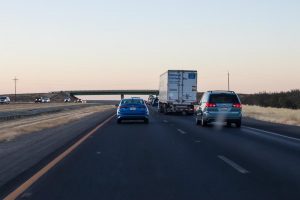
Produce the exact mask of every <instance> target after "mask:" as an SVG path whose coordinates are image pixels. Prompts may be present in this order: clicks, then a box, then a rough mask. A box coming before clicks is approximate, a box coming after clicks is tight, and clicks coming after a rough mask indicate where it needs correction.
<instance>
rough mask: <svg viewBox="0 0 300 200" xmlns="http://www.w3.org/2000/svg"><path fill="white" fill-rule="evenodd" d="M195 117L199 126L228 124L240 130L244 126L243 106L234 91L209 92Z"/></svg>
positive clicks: (204, 95)
mask: <svg viewBox="0 0 300 200" xmlns="http://www.w3.org/2000/svg"><path fill="white" fill-rule="evenodd" d="M195 115H196V123H197V125H200V124H201V125H202V126H207V124H208V123H211V122H226V123H227V125H228V126H231V124H232V123H234V124H236V127H238V128H239V127H241V124H242V104H241V101H240V99H239V97H238V95H237V94H236V93H235V92H233V91H208V92H205V93H204V94H203V96H202V99H201V101H200V103H199V106H198V107H197V108H196V109H195Z"/></svg>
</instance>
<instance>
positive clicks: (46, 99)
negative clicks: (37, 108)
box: [41, 97, 51, 103]
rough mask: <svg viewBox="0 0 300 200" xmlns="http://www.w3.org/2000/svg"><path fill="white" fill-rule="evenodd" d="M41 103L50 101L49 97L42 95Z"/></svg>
mask: <svg viewBox="0 0 300 200" xmlns="http://www.w3.org/2000/svg"><path fill="white" fill-rule="evenodd" d="M41 99H42V103H50V101H51V100H50V98H49V97H42V98H41Z"/></svg>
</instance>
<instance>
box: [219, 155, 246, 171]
mask: <svg viewBox="0 0 300 200" xmlns="http://www.w3.org/2000/svg"><path fill="white" fill-rule="evenodd" d="M218 158H220V159H221V160H222V161H224V162H225V163H226V164H228V165H229V166H231V167H233V168H234V169H235V170H237V171H238V172H240V173H242V174H248V173H250V172H249V171H248V170H246V169H244V168H243V167H241V166H240V165H238V164H236V163H235V162H233V161H232V160H230V159H228V158H226V157H225V156H222V155H219V156H218Z"/></svg>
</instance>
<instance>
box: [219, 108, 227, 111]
mask: <svg viewBox="0 0 300 200" xmlns="http://www.w3.org/2000/svg"><path fill="white" fill-rule="evenodd" d="M227 110H228V108H220V111H227Z"/></svg>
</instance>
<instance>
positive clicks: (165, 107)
mask: <svg viewBox="0 0 300 200" xmlns="http://www.w3.org/2000/svg"><path fill="white" fill-rule="evenodd" d="M163 109H164V114H165V115H167V114H168V109H167V106H166V105H164V108H163Z"/></svg>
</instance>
